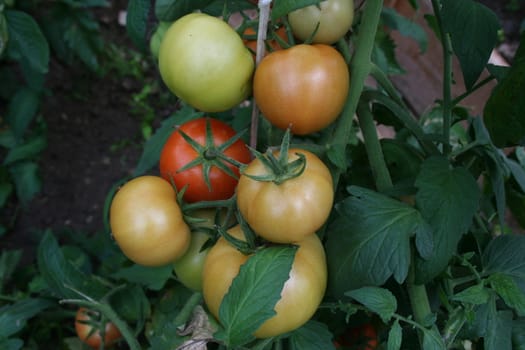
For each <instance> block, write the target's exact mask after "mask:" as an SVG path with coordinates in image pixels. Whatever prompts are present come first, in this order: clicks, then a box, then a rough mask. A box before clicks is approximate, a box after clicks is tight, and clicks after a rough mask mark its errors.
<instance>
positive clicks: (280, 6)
mask: <svg viewBox="0 0 525 350" xmlns="http://www.w3.org/2000/svg"><path fill="white" fill-rule="evenodd" d="M320 2H321V0H279V1H274V3H273V8H272V12H271V17H272V21H274V22H275V21H276V20H278V19H279V18H281V17H283V16H285V15H287V14H289V13H290V12H292V11H294V10H298V9H300V8H303V7H306V6H310V5H315V4H319V3H320Z"/></svg>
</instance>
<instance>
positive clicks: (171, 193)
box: [109, 175, 190, 266]
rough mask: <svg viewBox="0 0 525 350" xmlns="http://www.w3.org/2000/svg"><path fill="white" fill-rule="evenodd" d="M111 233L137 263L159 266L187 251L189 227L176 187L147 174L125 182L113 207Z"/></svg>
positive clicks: (125, 252)
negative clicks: (179, 202) (178, 199)
mask: <svg viewBox="0 0 525 350" xmlns="http://www.w3.org/2000/svg"><path fill="white" fill-rule="evenodd" d="M109 215H110V226H111V233H112V235H113V237H114V239H115V240H116V241H117V244H118V245H119V247H120V249H122V252H123V253H124V254H125V255H126V256H127V257H128V258H129V259H131V260H132V261H134V262H136V263H137V264H141V265H146V266H160V265H165V264H168V263H171V262H173V261H175V260H176V259H177V258H179V257H181V256H182V255H184V253H185V252H186V250H187V249H188V246H189V244H190V229H189V227H188V225H186V223H185V222H184V219H183V216H182V212H181V209H180V207H179V204H178V203H177V198H176V194H175V190H174V189H173V187H172V186H171V185H170V184H169V182H167V181H166V180H164V179H163V178H161V177H158V176H151V175H144V176H139V177H137V178H134V179H132V180H130V181H128V182H127V183H125V184H124V185H123V186H122V187H121V188H120V189H119V190H118V191H117V193H116V194H115V197H114V198H113V200H112V202H111V208H110V214H109Z"/></svg>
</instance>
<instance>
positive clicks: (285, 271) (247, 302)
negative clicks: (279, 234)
mask: <svg viewBox="0 0 525 350" xmlns="http://www.w3.org/2000/svg"><path fill="white" fill-rule="evenodd" d="M296 250H297V247H294V246H275V247H269V248H265V249H262V250H259V251H258V252H257V253H255V254H254V255H252V256H251V257H250V258H249V259H248V260H247V261H246V262H245V263H244V264H243V265H241V268H240V270H239V274H238V275H237V276H236V277H235V278H234V279H233V282H232V285H231V286H230V289H229V290H228V293H226V295H225V296H224V299H223V300H222V302H221V306H220V308H219V318H220V320H221V323H222V325H223V326H224V330H223V331H222V334H221V336H220V337H221V338H222V339H223V340H224V341H225V343H226V344H228V346H230V347H233V348H235V347H238V346H241V345H244V344H246V343H247V342H249V341H251V340H253V339H254V336H253V333H254V332H255V331H257V329H259V327H260V326H261V325H262V324H263V323H264V322H265V321H266V320H268V319H269V318H271V317H272V316H274V315H275V310H274V307H275V304H277V302H278V301H279V299H280V298H281V291H282V289H283V286H284V284H285V282H286V281H287V280H288V278H289V274H290V270H291V268H292V264H293V261H294V257H295V252H296Z"/></svg>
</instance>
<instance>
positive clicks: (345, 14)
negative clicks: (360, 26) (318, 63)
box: [288, 0, 354, 44]
mask: <svg viewBox="0 0 525 350" xmlns="http://www.w3.org/2000/svg"><path fill="white" fill-rule="evenodd" d="M353 20H354V0H325V1H321V2H320V3H319V5H310V6H307V7H303V8H301V9H298V10H295V11H292V12H290V13H289V14H288V22H289V23H290V27H291V28H292V32H293V33H294V35H295V36H296V37H297V38H299V39H300V40H303V41H305V40H307V39H309V38H310V37H311V36H312V34H314V32H315V35H314V36H313V37H312V40H311V42H312V43H316V44H333V43H335V42H336V41H338V40H339V39H341V38H342V37H343V36H344V35H345V34H346V33H347V32H348V31H349V30H350V28H351V27H352V22H353ZM318 26H319V27H318ZM316 29H317V31H316Z"/></svg>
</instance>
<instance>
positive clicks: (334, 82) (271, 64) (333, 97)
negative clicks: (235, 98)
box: [253, 44, 350, 135]
mask: <svg viewBox="0 0 525 350" xmlns="http://www.w3.org/2000/svg"><path fill="white" fill-rule="evenodd" d="M349 84H350V74H349V71H348V66H347V64H346V62H345V60H344V58H343V56H342V55H341V54H340V53H339V52H338V51H337V50H336V49H334V48H333V47H331V46H328V45H322V44H318V45H305V44H301V45H295V46H292V47H291V48H289V49H285V50H280V51H274V52H272V53H270V54H269V55H267V56H266V57H264V58H263V59H262V60H261V63H260V64H259V66H258V67H257V69H256V71H255V76H254V84H253V93H254V97H255V101H256V103H257V105H258V106H259V108H260V110H261V112H262V113H263V115H264V116H265V117H266V118H267V119H268V120H269V121H270V122H271V123H272V124H273V125H275V126H276V127H278V128H281V129H287V128H288V127H291V131H292V133H294V134H299V135H305V134H309V133H313V132H316V131H319V130H321V129H323V128H325V127H326V126H328V125H329V124H330V123H332V122H333V121H334V120H335V119H336V118H337V117H338V115H339V113H340V112H341V111H342V109H343V107H344V104H345V101H346V97H347V94H348V89H349Z"/></svg>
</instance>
